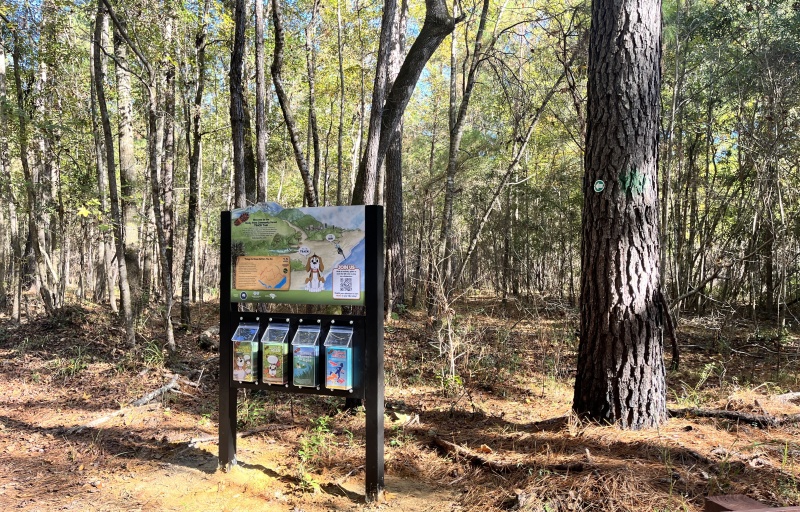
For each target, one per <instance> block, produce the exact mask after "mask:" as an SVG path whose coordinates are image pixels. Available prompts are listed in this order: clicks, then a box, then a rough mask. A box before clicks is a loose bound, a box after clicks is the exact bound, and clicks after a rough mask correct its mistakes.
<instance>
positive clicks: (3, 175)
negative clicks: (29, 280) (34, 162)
mask: <svg viewBox="0 0 800 512" xmlns="http://www.w3.org/2000/svg"><path fill="white" fill-rule="evenodd" d="M6 94H7V93H6V54H5V41H4V34H3V32H2V31H0V126H7V124H6V123H7V120H8V116H7V113H6V109H7V108H8V105H9V102H8V98H7V96H6ZM10 160H11V159H10V155H9V152H8V133H7V131H6V130H2V133H0V197H2V198H3V202H4V203H5V204H6V205H8V234H9V240H8V243H9V244H10V248H11V253H10V254H6V253H5V248H6V241H5V240H1V241H0V243H2V248H1V249H0V250H2V254H0V259H2V261H0V267H2V269H0V307H6V306H7V305H8V295H9V293H8V292H10V293H11V296H12V297H11V301H10V302H11V319H12V321H14V322H16V323H19V304H20V299H21V293H22V287H21V286H20V264H21V263H22V240H21V238H20V236H19V219H18V217H17V200H16V198H15V197H14V190H13V188H12V180H11V161H10ZM4 225H5V223H4ZM4 233H5V231H4ZM7 257H8V259H6V258H7ZM6 261H8V262H10V265H9V266H8V278H9V279H8V283H9V287H8V289H6V288H5V282H6V276H5V268H6V265H5V262H6Z"/></svg>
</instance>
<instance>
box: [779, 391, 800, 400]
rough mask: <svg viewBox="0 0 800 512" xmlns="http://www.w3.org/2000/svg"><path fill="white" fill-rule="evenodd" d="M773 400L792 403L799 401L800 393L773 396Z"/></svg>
mask: <svg viewBox="0 0 800 512" xmlns="http://www.w3.org/2000/svg"><path fill="white" fill-rule="evenodd" d="M773 398H775V399H776V400H780V401H781V402H794V401H795V400H800V391H793V392H791V393H784V394H782V395H775V396H774V397H773Z"/></svg>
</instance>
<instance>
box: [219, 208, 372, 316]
mask: <svg viewBox="0 0 800 512" xmlns="http://www.w3.org/2000/svg"><path fill="white" fill-rule="evenodd" d="M364 232H365V209H364V206H331V207H324V208H282V207H281V206H280V205H278V204H277V203H260V204H256V205H253V206H250V207H248V208H240V209H238V210H233V211H232V212H231V269H230V270H231V283H232V285H233V286H232V288H231V297H230V300H231V301H233V302H273V303H281V304H338V305H353V306H363V305H364V289H365V283H364V268H365V263H364V262H365V238H364Z"/></svg>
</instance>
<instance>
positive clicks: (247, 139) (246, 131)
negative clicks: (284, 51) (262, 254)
mask: <svg viewBox="0 0 800 512" xmlns="http://www.w3.org/2000/svg"><path fill="white" fill-rule="evenodd" d="M246 4H247V2H246V0H235V1H234V13H233V15H234V18H233V19H234V28H235V30H234V38H233V49H232V51H231V69H230V90H231V98H230V117H231V131H232V133H233V172H234V175H235V177H236V182H235V184H236V186H235V194H236V196H235V203H236V207H237V208H244V207H245V206H247V204H248V203H250V204H252V203H254V202H255V199H256V176H255V172H256V169H255V156H254V154H253V137H252V134H251V130H250V111H249V109H248V107H247V98H246V96H245V91H246V88H245V85H244V81H245V48H246V46H247V45H246V39H245V35H246V27H247V9H246Z"/></svg>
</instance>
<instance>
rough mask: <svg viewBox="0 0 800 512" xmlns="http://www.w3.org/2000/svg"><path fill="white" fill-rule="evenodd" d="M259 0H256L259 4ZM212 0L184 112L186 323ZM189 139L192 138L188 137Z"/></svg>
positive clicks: (197, 39)
mask: <svg viewBox="0 0 800 512" xmlns="http://www.w3.org/2000/svg"><path fill="white" fill-rule="evenodd" d="M259 2H260V0H256V3H257V4H258V3H259ZM210 4H211V0H205V3H204V6H203V13H202V17H201V21H200V27H199V28H198V30H197V34H196V35H195V58H196V61H197V63H196V65H197V71H196V75H195V82H196V85H195V93H194V103H193V104H192V107H191V115H190V116H187V120H186V121H187V124H190V126H188V127H187V130H186V138H187V141H186V143H187V147H188V148H189V212H188V214H187V220H186V252H185V253H184V258H183V275H182V276H181V323H182V324H183V325H184V326H185V327H187V328H188V327H189V326H190V325H191V308H190V305H189V302H190V297H189V296H190V285H191V276H192V269H193V268H194V266H195V239H196V238H197V231H198V229H197V224H198V223H197V216H198V215H199V214H200V212H199V208H198V207H199V198H200V172H201V167H202V164H203V155H202V148H203V146H202V137H203V134H202V132H201V131H200V127H201V124H200V123H201V121H202V106H203V91H204V88H205V72H206V37H207V28H208V22H207V18H208V11H209V8H210ZM190 139H191V140H190Z"/></svg>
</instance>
